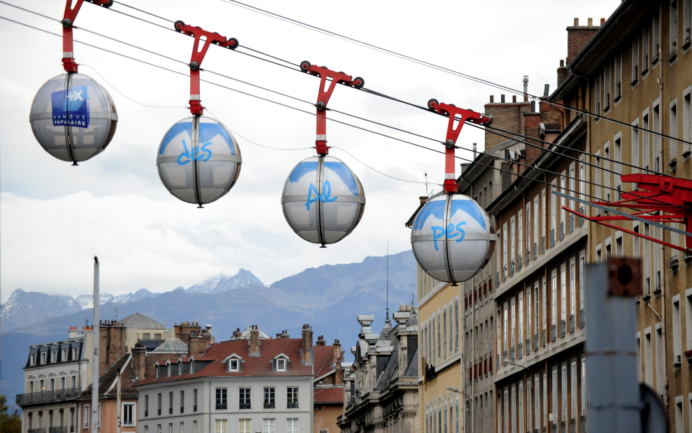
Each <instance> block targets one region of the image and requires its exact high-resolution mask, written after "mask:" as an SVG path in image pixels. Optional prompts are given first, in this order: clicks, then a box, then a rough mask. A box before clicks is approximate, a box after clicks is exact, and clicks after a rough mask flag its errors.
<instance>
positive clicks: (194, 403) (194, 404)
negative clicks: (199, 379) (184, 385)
mask: <svg viewBox="0 0 692 433" xmlns="http://www.w3.org/2000/svg"><path fill="white" fill-rule="evenodd" d="M192 411H193V412H197V389H196V388H195V389H193V390H192Z"/></svg>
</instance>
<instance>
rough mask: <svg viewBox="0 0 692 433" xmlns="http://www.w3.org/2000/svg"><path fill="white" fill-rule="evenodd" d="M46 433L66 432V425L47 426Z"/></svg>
mask: <svg viewBox="0 0 692 433" xmlns="http://www.w3.org/2000/svg"><path fill="white" fill-rule="evenodd" d="M48 433H67V427H66V426H63V427H49V428H48Z"/></svg>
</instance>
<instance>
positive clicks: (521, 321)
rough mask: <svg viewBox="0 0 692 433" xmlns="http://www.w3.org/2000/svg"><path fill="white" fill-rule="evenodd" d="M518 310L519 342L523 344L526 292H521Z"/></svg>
mask: <svg viewBox="0 0 692 433" xmlns="http://www.w3.org/2000/svg"><path fill="white" fill-rule="evenodd" d="M517 312H518V316H519V337H518V339H519V341H517V343H519V344H522V343H523V342H524V292H519V302H518V305H517Z"/></svg>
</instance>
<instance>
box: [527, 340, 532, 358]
mask: <svg viewBox="0 0 692 433" xmlns="http://www.w3.org/2000/svg"><path fill="white" fill-rule="evenodd" d="M529 353H531V338H527V339H526V354H527V355H528V354H529Z"/></svg>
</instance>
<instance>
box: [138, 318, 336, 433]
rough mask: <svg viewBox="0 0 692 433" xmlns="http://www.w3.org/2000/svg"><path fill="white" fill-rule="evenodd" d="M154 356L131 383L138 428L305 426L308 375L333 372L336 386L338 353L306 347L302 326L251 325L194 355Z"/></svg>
mask: <svg viewBox="0 0 692 433" xmlns="http://www.w3.org/2000/svg"><path fill="white" fill-rule="evenodd" d="M260 336H262V338H261V337H260ZM322 341H323V340H322ZM140 356H141V355H140ZM156 356H157V357H158V359H157V360H156V362H155V363H154V365H153V369H150V368H149V366H148V365H149V363H146V364H138V365H137V367H136V375H137V376H138V377H140V378H141V377H145V378H144V379H143V380H140V381H139V382H137V383H136V384H135V388H136V389H137V390H138V392H139V407H138V408H137V419H138V426H139V427H138V432H140V433H182V432H192V433H198V432H204V431H215V432H217V433H228V432H240V433H250V432H253V433H254V432H256V431H262V432H266V433H275V432H277V431H282V432H289V433H298V432H301V433H308V432H312V431H313V429H314V425H313V410H314V407H315V392H316V391H315V377H316V375H317V377H318V378H321V379H320V380H324V379H325V378H326V377H329V376H330V375H331V374H334V375H335V380H334V383H333V384H332V385H338V380H336V377H338V376H340V375H341V373H340V372H339V370H340V363H341V361H342V360H343V359H342V357H341V352H340V349H339V346H326V345H324V344H318V345H316V346H313V333H312V329H311V328H310V327H309V326H307V325H305V326H304V327H303V330H302V338H300V339H291V338H290V337H289V336H288V334H285V333H282V334H280V335H278V336H277V338H276V339H272V338H269V337H267V336H266V334H264V333H261V331H260V330H259V329H258V327H257V326H252V327H251V328H250V330H249V332H246V333H243V332H240V331H239V330H238V331H237V332H235V333H234V335H233V338H231V340H228V341H222V342H219V343H214V344H211V345H210V346H208V347H206V348H205V350H204V352H203V353H200V354H196V355H195V354H193V355H190V356H180V355H178V354H175V353H169V354H167V356H166V354H164V353H161V354H159V355H156ZM335 357H336V358H335ZM332 370H334V371H333V372H332ZM150 373H151V374H150ZM327 382H328V381H324V382H322V383H321V384H320V388H321V389H326V388H327V386H328V385H330V384H329V383H327ZM325 399H328V398H327V396H325ZM320 423H321V424H322V425H324V424H326V422H325V421H321V422H320ZM321 430H322V431H324V430H325V429H321ZM326 430H328V427H327V428H326Z"/></svg>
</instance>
